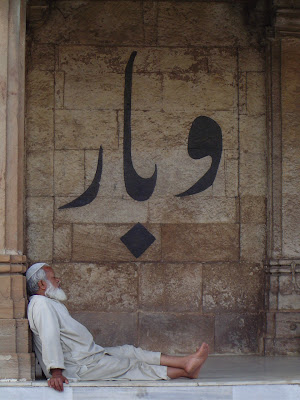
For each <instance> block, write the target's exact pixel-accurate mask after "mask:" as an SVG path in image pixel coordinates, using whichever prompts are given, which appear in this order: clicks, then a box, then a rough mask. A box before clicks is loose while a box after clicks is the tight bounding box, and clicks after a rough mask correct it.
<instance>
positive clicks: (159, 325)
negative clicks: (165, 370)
mask: <svg viewBox="0 0 300 400" xmlns="http://www.w3.org/2000/svg"><path fill="white" fill-rule="evenodd" d="M139 335H140V336H139V337H140V340H139V345H140V346H141V347H142V348H145V349H147V350H152V351H161V352H163V353H167V354H188V353H192V352H194V351H195V343H202V342H204V341H205V342H207V343H208V344H209V346H210V350H211V352H213V351H214V343H213V338H214V317H212V316H204V315H199V314H175V313H140V316H139Z"/></svg>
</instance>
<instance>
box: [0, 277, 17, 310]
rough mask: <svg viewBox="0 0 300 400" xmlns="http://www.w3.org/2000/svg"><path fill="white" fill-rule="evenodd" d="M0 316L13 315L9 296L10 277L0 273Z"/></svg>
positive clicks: (11, 301)
mask: <svg viewBox="0 0 300 400" xmlns="http://www.w3.org/2000/svg"><path fill="white" fill-rule="evenodd" d="M0 300H1V302H0V318H13V317H14V304H13V300H12V298H11V277H10V275H4V274H1V275H0Z"/></svg>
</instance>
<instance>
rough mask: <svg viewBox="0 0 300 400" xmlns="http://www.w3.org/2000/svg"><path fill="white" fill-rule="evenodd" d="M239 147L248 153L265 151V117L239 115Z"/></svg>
mask: <svg viewBox="0 0 300 400" xmlns="http://www.w3.org/2000/svg"><path fill="white" fill-rule="evenodd" d="M240 148H241V150H242V151H245V152H246V151H248V152H250V153H266V151H267V136H266V117H265V115H260V116H248V115H241V116H240Z"/></svg>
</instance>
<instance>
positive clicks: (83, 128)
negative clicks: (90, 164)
mask: <svg viewBox="0 0 300 400" xmlns="http://www.w3.org/2000/svg"><path fill="white" fill-rule="evenodd" d="M101 145H102V146H103V147H104V149H105V150H114V149H117V148H118V132H117V114H116V112H115V111H103V110H102V111H96V110H93V111H90V110H57V111H56V113H55V147H56V149H78V150H81V149H98V150H99V148H100V146H101ZM105 155H106V153H105Z"/></svg>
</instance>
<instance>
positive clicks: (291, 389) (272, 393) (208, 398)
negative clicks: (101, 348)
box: [0, 356, 300, 400]
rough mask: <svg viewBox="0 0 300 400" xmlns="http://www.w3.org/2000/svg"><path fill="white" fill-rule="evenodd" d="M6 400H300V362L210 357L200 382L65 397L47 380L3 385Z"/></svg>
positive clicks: (88, 388) (90, 386)
mask: <svg viewBox="0 0 300 400" xmlns="http://www.w3.org/2000/svg"><path fill="white" fill-rule="evenodd" d="M0 398H1V399H5V400H25V399H30V400H43V399H47V400H56V399H60V400H89V399H90V400H92V399H100V398H101V400H106V399H107V400H123V399H124V400H131V399H141V398H144V399H153V400H163V399H176V400H177V399H178V400H185V399H189V400H194V399H195V400H196V399H197V400H200V399H201V400H248V399H249V400H250V399H251V400H252V399H255V400H296V399H299V398H300V357H256V356H211V357H210V358H209V359H208V361H207V363H206V364H205V366H204V367H203V369H202V374H201V377H200V378H199V379H197V380H188V379H177V380H172V381H156V382H153V381H152V382H149V381H143V382H141V381H139V382H133V381H131V382H129V381H123V382H122V381H97V382H76V383H75V382H73V383H70V384H69V385H65V390H64V392H63V393H58V392H55V391H54V390H52V389H50V388H48V387H47V382H46V381H33V382H28V381H27V382H26V381H25V382H17V381H7V382H5V381H0Z"/></svg>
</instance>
